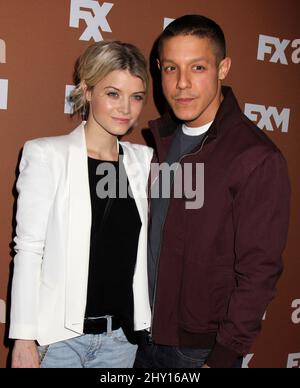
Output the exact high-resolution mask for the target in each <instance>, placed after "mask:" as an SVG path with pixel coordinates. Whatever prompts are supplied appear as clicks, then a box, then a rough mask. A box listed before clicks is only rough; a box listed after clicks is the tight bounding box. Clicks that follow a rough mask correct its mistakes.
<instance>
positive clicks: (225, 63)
mask: <svg viewBox="0 0 300 388" xmlns="http://www.w3.org/2000/svg"><path fill="white" fill-rule="evenodd" d="M230 66H231V59H230V58H229V57H226V58H224V59H222V61H221V62H220V64H219V80H220V81H223V80H224V79H225V78H226V77H227V74H228V72H229V70H230Z"/></svg>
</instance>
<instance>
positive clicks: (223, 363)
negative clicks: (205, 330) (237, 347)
mask: <svg viewBox="0 0 300 388" xmlns="http://www.w3.org/2000/svg"><path fill="white" fill-rule="evenodd" d="M239 357H241V355H240V354H239V353H237V352H235V351H234V350H232V349H229V348H227V347H225V346H223V345H221V344H219V343H218V342H216V344H215V346H214V348H213V349H212V351H211V353H210V354H209V356H208V359H207V360H206V364H207V365H208V366H209V367H210V368H232V367H234V364H235V362H236V361H237V359H238V358H239Z"/></svg>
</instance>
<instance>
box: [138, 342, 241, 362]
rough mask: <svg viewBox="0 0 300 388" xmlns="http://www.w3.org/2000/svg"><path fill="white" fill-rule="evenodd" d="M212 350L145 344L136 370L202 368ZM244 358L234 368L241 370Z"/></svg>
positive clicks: (139, 352)
mask: <svg viewBox="0 0 300 388" xmlns="http://www.w3.org/2000/svg"><path fill="white" fill-rule="evenodd" d="M210 352H211V349H199V348H190V347H184V346H165V345H155V344H147V343H145V344H143V345H141V346H139V348H138V351H137V354H136V359H135V363H134V366H133V367H134V368H201V366H203V364H205V362H206V360H207V358H208V355H209V353H210ZM241 366H242V358H241V359H239V360H238V361H237V362H236V364H235V365H234V366H233V368H241Z"/></svg>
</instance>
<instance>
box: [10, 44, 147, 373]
mask: <svg viewBox="0 0 300 388" xmlns="http://www.w3.org/2000/svg"><path fill="white" fill-rule="evenodd" d="M77 78H78V84H77V85H76V88H75V90H74V92H73V94H72V100H73V102H74V106H75V110H76V111H78V112H84V114H85V115H86V118H87V119H86V121H83V122H82V123H81V124H80V126H79V127H78V128H76V129H75V130H74V131H73V132H71V133H70V134H68V135H66V136H58V137H48V138H41V139H35V140H31V141H28V142H27V143H26V144H25V146H24V150H23V156H22V160H21V163H20V175H19V178H18V182H17V189H18V192H19V197H18V210H17V233H16V238H15V243H16V245H15V250H16V256H15V259H14V276H13V286H12V305H11V322H10V338H14V339H16V341H15V344H14V349H13V356H12V366H13V367H33V368H37V367H45V368H52V367H53V368H56V367H66V368H69V367H74V368H77V367H78V368H93V367H95V368H102V367H103V368H110V367H117V368H120V367H132V364H133V362H134V358H135V353H136V349H137V346H136V344H135V342H136V338H135V335H134V331H135V330H143V329H146V328H148V327H149V326H150V308H149V300H148V286H147V263H146V241H147V236H146V228H147V198H146V186H147V179H148V175H149V169H150V161H151V158H152V149H150V148H148V147H146V146H142V145H136V144H131V143H128V142H119V140H118V138H119V136H122V135H124V134H126V132H127V131H128V130H129V129H130V128H132V127H133V126H134V124H135V123H136V121H137V119H138V117H139V115H140V113H141V111H142V108H143V106H144V103H145V98H146V94H147V89H148V75H147V69H146V62H145V59H144V57H143V55H142V54H141V53H140V51H139V50H138V49H137V48H136V47H135V46H133V45H130V44H126V43H121V42H118V41H112V42H100V43H96V44H94V45H92V46H91V47H89V48H88V49H87V50H86V51H85V52H84V53H83V55H82V56H81V57H80V59H79V62H78V74H77Z"/></svg>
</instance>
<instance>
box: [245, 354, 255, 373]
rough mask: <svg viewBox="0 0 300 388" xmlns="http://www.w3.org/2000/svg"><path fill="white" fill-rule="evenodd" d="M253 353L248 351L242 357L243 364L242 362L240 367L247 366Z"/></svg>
mask: <svg viewBox="0 0 300 388" xmlns="http://www.w3.org/2000/svg"><path fill="white" fill-rule="evenodd" d="M253 356H254V354H253V353H249V354H247V355H246V356H245V357H244V358H243V364H242V368H245V369H247V368H249V362H250V361H251V360H252V358H253Z"/></svg>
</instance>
